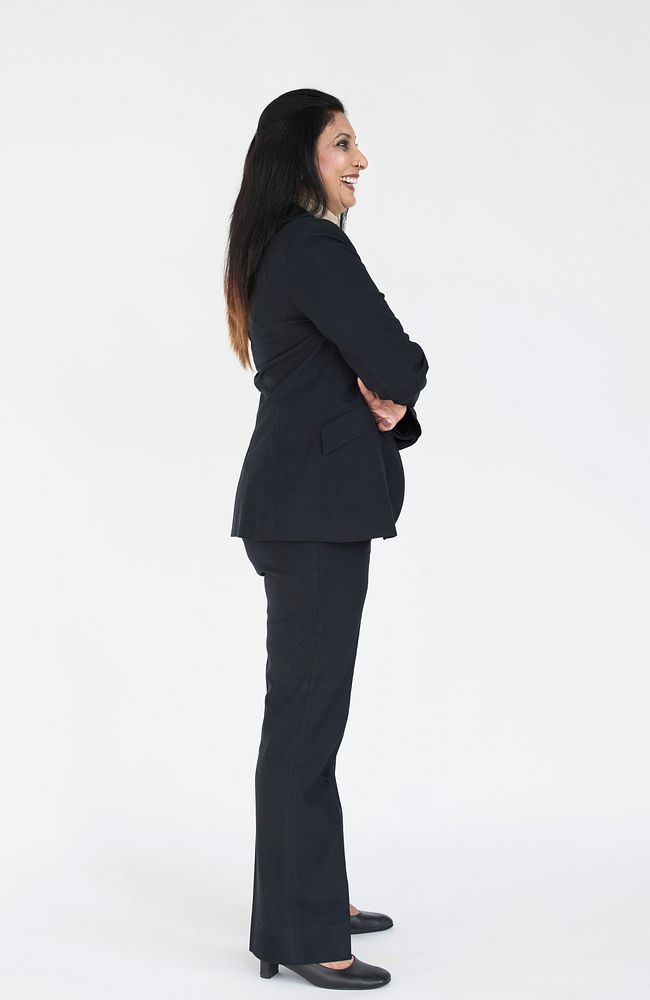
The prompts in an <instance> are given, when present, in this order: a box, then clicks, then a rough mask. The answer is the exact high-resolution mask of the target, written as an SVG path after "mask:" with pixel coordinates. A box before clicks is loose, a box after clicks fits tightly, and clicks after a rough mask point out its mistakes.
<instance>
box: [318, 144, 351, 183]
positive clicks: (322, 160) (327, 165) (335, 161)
mask: <svg viewBox="0 0 650 1000" xmlns="http://www.w3.org/2000/svg"><path fill="white" fill-rule="evenodd" d="M344 159H345V157H344V156H341V154H340V153H338V152H333V151H332V150H328V151H327V152H324V153H321V154H320V156H319V158H318V165H319V167H320V172H321V174H322V175H323V177H325V178H326V179H327V180H330V181H334V182H335V183H338V180H339V177H340V176H341V173H342V172H343V166H342V161H343V160H344Z"/></svg>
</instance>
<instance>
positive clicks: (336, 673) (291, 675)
mask: <svg viewBox="0 0 650 1000" xmlns="http://www.w3.org/2000/svg"><path fill="white" fill-rule="evenodd" d="M244 544H245V546H246V551H247V554H248V556H249V558H250V560H251V562H252V563H253V565H254V567H255V569H256V571H257V572H258V573H259V574H260V575H262V576H263V577H264V586H265V590H266V595H267V637H266V649H267V660H266V696H265V701H264V717H263V722H262V733H261V739H260V746H259V753H258V760H257V766H256V771H255V807H256V836H255V867H254V880H253V906H252V913H251V927H250V950H251V951H252V952H253V954H255V955H256V956H257V957H258V958H261V959H264V960H265V961H272V962H282V963H284V964H287V965H301V964H306V963H310V962H333V961H337V960H342V959H346V958H349V957H350V955H351V950H350V947H351V945H350V942H351V938H350V913H349V891H348V881H347V874H346V866H345V847H344V838H343V815H342V810H341V804H340V800H339V796H338V790H337V787H336V779H335V774H334V772H335V765H336V754H337V751H338V748H339V746H340V743H341V740H342V738H343V733H344V731H345V726H346V722H347V718H348V712H349V705H350V696H351V688H352V677H353V672H354V663H355V658H356V653H357V645H358V639H359V630H360V625H361V615H362V611H363V605H364V601H365V597H366V591H367V586H368V568H369V560H370V545H371V541H370V540H369V539H368V540H366V541H362V542H282V541H257V540H252V539H245V540H244Z"/></svg>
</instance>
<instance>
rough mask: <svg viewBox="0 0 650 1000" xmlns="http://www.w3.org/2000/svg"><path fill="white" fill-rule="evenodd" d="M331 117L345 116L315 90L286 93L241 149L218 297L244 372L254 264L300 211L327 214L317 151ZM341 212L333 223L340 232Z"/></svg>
mask: <svg viewBox="0 0 650 1000" xmlns="http://www.w3.org/2000/svg"><path fill="white" fill-rule="evenodd" d="M337 111H341V112H343V114H345V108H344V107H343V104H342V103H341V101H339V99H338V98H337V97H333V96H332V95H331V94H325V93H323V91H322V90H311V89H303V90H289V91H288V92H287V93H286V94H281V95H280V97H276V98H275V100H273V101H271V103H270V104H268V105H267V106H266V107H265V108H264V111H263V112H262V114H261V115H260V117H259V121H258V123H257V131H256V132H255V135H254V136H253V138H252V140H251V144H250V146H249V147H248V152H247V154H246V159H245V161H244V170H243V176H242V182H241V187H240V189H239V194H238V195H237V198H236V200H235V205H234V208H233V211H232V214H231V216H230V227H229V232H228V241H227V247H226V257H225V262H224V277H223V290H224V295H225V299H226V318H227V323H228V334H229V338H230V345H231V347H232V349H233V350H234V352H235V354H236V355H237V357H238V358H239V360H240V361H241V364H242V365H243V367H244V368H251V369H252V367H253V366H252V364H251V359H250V355H249V340H248V317H249V311H250V305H251V298H252V293H253V286H254V281H255V272H256V269H257V265H258V263H259V260H260V257H261V256H262V253H263V251H264V248H265V247H266V245H267V243H268V242H269V240H270V239H271V238H272V237H273V235H274V234H275V233H276V232H277V230H278V229H279V228H280V226H281V225H282V224H283V223H284V222H286V221H287V220H288V219H290V218H292V216H294V215H297V214H299V212H300V206H302V207H303V208H304V207H305V203H306V204H308V205H309V210H310V211H312V212H314V214H316V215H322V214H324V212H325V209H326V208H327V200H326V193H325V186H324V184H323V180H322V177H321V174H320V171H319V169H318V162H317V158H316V144H317V141H318V137H319V135H320V134H321V132H322V131H323V129H324V128H326V127H327V125H328V124H329V123H330V122H331V120H332V118H333V117H334V115H335V114H336V112H337ZM346 217H347V209H346V211H345V212H343V213H342V214H341V215H340V216H339V223H340V225H341V228H344V227H345V220H346Z"/></svg>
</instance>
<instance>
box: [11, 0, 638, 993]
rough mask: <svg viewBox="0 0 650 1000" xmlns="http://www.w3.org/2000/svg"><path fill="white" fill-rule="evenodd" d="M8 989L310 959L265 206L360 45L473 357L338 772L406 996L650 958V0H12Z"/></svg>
mask: <svg viewBox="0 0 650 1000" xmlns="http://www.w3.org/2000/svg"><path fill="white" fill-rule="evenodd" d="M0 13H1V23H0V28H1V30H0V38H1V41H0V67H1V69H0V94H1V98H0V100H1V102H2V122H1V127H0V142H1V143H2V150H1V157H0V161H1V171H2V176H1V178H0V205H1V213H2V218H1V225H0V232H1V240H2V258H1V260H0V267H1V271H2V279H3V281H2V284H3V291H2V296H1V305H0V308H1V316H0V319H1V323H2V357H1V359H0V413H1V421H2V438H1V440H2V445H1V453H0V462H1V465H0V468H1V472H2V490H1V494H0V496H1V504H2V510H1V517H0V547H1V550H0V574H1V576H0V586H1V595H0V597H1V605H2V657H3V662H2V689H1V692H0V695H1V708H0V713H1V715H0V732H1V734H2V735H1V740H2V746H1V748H0V749H1V760H2V765H1V766H2V793H1V794H2V799H1V805H2V813H3V819H2V823H1V836H2V845H1V848H2V849H1V852H0V858H1V864H2V874H3V887H2V892H1V896H0V906H1V912H2V926H1V927H0V940H1V941H2V947H1V949H0V951H1V952H2V959H1V969H2V972H1V982H0V985H1V986H2V992H3V994H4V995H6V996H7V997H11V1000H22V998H27V997H29V998H38V1000H50V998H55V997H56V998H58V997H61V998H65V1000H77V998H78V1000H88V998H93V1000H104V998H111V1000H112V998H114V997H115V996H120V997H123V998H126V997H131V996H132V997H136V996H142V995H143V993H145V994H146V995H150V996H156V997H157V998H160V1000H162V998H165V1000H166V998H174V1000H176V998H178V997H181V996H182V997H184V998H192V1000H194V998H196V1000H200V998H203V997H206V998H214V997H221V996H227V997H229V998H232V997H237V996H245V997H247V998H250V997H253V996H256V995H258V992H259V996H260V997H261V996H264V997H266V996H267V995H270V993H273V995H274V996H280V995H283V996H284V992H285V991H286V990H287V989H291V990H293V992H294V993H295V995H296V996H298V995H299V994H300V993H301V991H303V993H304V994H305V995H308V994H307V991H308V990H311V991H313V989H314V987H311V986H309V985H308V984H307V983H305V982H304V981H303V980H301V979H299V978H298V977H296V976H295V975H293V974H292V973H291V972H288V971H287V970H282V969H281V974H280V977H279V978H276V979H274V980H272V981H271V982H270V983H269V982H265V981H263V980H261V979H260V978H259V975H258V963H257V960H256V959H255V958H254V957H253V956H252V955H251V953H250V952H249V951H248V929H249V917H250V899H251V892H252V866H253V846H254V801H253V794H254V793H253V772H254V766H255V759H256V753H257V746H258V740H259V729H260V725H261V717H262V709H263V694H264V666H265V650H264V638H265V622H264V615H265V607H266V605H265V597H264V593H263V582H262V580H261V578H260V577H258V576H256V574H255V573H254V571H253V568H252V566H251V565H250V563H249V562H248V561H247V559H246V556H245V552H244V548H243V545H242V542H241V540H240V539H234V538H231V537H230V534H229V533H230V522H231V515H232V505H233V500H234V490H235V486H236V481H237V477H238V475H239V469H240V466H241V461H242V459H243V455H244V452H245V450H246V447H247V444H248V440H249V437H250V434H251V432H252V428H253V424H254V419H255V412H256V408H257V399H258V394H257V391H256V389H255V387H254V386H253V383H252V374H251V373H250V372H245V371H244V370H243V369H242V368H241V367H240V366H239V364H238V362H237V360H236V358H235V356H234V355H233V354H232V352H231V351H230V349H229V347H228V341H227V334H226V326H225V307H224V301H223V294H222V289H221V280H222V269H223V257H224V249H225V240H226V231H227V225H228V221H229V214H230V212H231V210H232V205H233V202H234V199H235V197H236V194H237V191H238V188H239V183H240V180H241V171H242V166H243V161H244V156H245V153H246V150H247V148H248V144H249V142H250V140H251V138H252V136H253V134H254V131H255V128H256V124H257V119H258V117H259V114H260V113H261V111H262V109H263V108H264V107H265V105H266V104H267V103H268V102H269V101H271V100H272V99H273V98H274V97H276V96H278V95H279V94H281V93H283V92H284V91H286V90H291V89H294V88H296V87H305V86H307V87H317V88H319V89H322V90H325V91H327V92H329V93H332V94H335V95H337V96H338V97H339V98H340V99H341V100H343V103H344V105H345V107H346V111H347V112H348V115H349V118H350V120H351V123H352V125H353V128H354V130H355V132H356V134H357V137H358V139H359V145H360V147H361V149H362V150H363V152H364V153H365V155H366V156H367V158H368V161H369V166H368V170H367V172H366V173H364V175H363V177H362V178H361V182H360V184H359V187H358V190H357V205H356V207H355V208H354V209H353V210H352V211H351V212H350V214H349V218H348V227H347V232H348V235H349V236H350V238H351V239H352V241H353V242H354V243H355V245H356V247H357V249H358V251H359V253H360V254H361V257H362V259H363V260H364V262H365V264H366V266H367V267H368V269H369V271H370V273H371V275H372V276H373V277H374V279H375V281H376V283H377V284H378V285H379V287H380V289H382V291H384V292H385V294H386V297H387V301H388V302H389V304H390V305H391V307H392V308H393V310H394V311H395V313H396V314H397V315H398V317H399V318H400V320H401V321H402V323H403V325H404V327H405V329H406V330H407V332H408V333H409V334H410V336H411V337H412V338H413V339H415V340H417V341H418V343H420V344H422V346H423V347H424V349H425V351H426V353H427V356H428V358H429V362H430V375H429V383H428V386H427V387H426V389H425V391H424V392H423V393H422V396H421V399H420V402H419V404H418V416H419V418H420V421H421V423H422V426H423V435H422V437H421V439H420V440H419V442H418V443H417V445H416V446H415V447H413V448H412V449H409V450H408V451H406V452H403V458H404V464H405V468H406V477H407V483H406V499H405V504H404V508H403V511H402V514H401V516H400V520H399V522H398V537H397V538H395V539H390V540H387V541H383V540H381V539H379V540H377V541H374V542H373V550H372V557H371V571H370V584H369V591H368V597H367V601H366V608H365V612H364V619H363V624H362V632H361V639H360V645H359V654H358V659H357V665H356V672H355V682H354V687H353V694H352V704H351V711H350V717H349V721H348V728H347V731H346V736H345V739H344V742H343V745H342V747H341V750H340V753H339V759H338V767H337V777H338V781H339V789H340V792H341V798H342V802H343V810H344V816H345V824H346V851H347V858H348V876H349V881H350V889H351V901H352V902H353V903H354V904H355V905H356V906H358V907H360V908H362V909H371V910H381V911H383V912H387V913H390V914H391V916H392V917H393V919H394V922H395V926H394V927H393V928H392V929H391V930H389V931H388V932H385V933H382V934H374V935H365V936H363V937H361V938H359V937H356V938H353V939H352V943H353V952H354V953H355V954H356V955H358V956H359V957H360V958H363V959H364V960H365V961H369V962H372V963H374V964H379V965H383V966H385V967H386V968H388V969H390V971H391V973H392V977H393V979H392V982H391V984H390V986H389V987H388V989H390V990H391V991H392V993H393V994H394V995H395V996H403V997H408V998H409V1000H411V998H416V1000H417V998H420V997H436V998H440V1000H442V998H445V1000H447V998H449V1000H451V998H453V1000H466V998H470V997H471V998H475V997H481V998H485V1000H492V998H494V1000H497V998H498V1000H510V998H512V1000H521V998H525V1000H552V998H562V1000H564V998H571V1000H573V998H580V1000H610V998H612V997H620V998H621V1000H642V998H643V1000H646V998H647V995H648V978H649V975H650V959H649V956H648V940H649V934H648V932H649V931H650V896H649V891H650V878H649V876H650V865H649V862H648V849H647V844H648V842H650V841H649V837H650V829H649V827H650V822H649V820H650V808H649V800H650V796H649V783H650V782H649V777H648V751H649V749H650V748H649V742H650V736H649V726H648V704H649V694H650V690H649V681H648V676H649V674H648V662H649V653H650V648H649V646H650V643H649V641H648V640H649V635H648V598H649V596H650V594H649V589H650V588H649V586H648V557H649V555H650V552H649V548H650V546H649V529H648V506H649V501H650V495H649V494H650V490H649V473H648V470H649V464H648V458H649V454H648V451H649V440H650V437H649V434H648V431H649V421H648V415H649V414H648V411H649V403H648V331H649V329H650V301H649V299H650V296H649V287H648V277H649V266H650V236H649V234H650V228H649V225H648V224H649V221H650V220H649V215H650V212H649V200H650V199H649V195H648V178H649V177H650V163H649V160H650V157H649V155H648V154H649V141H648V94H649V86H650V72H649V69H648V66H649V62H648V44H649V29H650V9H649V7H648V5H647V3H644V2H631V0H628V2H620V0H618V2H616V3H614V2H575V0H573V2H572V0H568V2H567V0H562V2H557V0H552V2H549V0H545V2H541V0H539V2H537V0H536V2H528V3H526V2H505V0H498V2H480V0H475V2H469V0H467V2H453V3H452V2H446V3H425V2H421V3H414V2H411V3H405V4H402V5H399V6H398V5H393V4H382V3H377V2H374V3H368V2H359V0H357V2H356V3H353V4H351V5H341V4H338V5H336V4H335V5H329V6H328V5H322V4H305V3H296V2H290V3H287V2H285V3H280V4H275V5H267V4H262V3H254V4H251V3H248V4H235V5H232V6H231V5H226V4H220V3H216V2H213V3H208V2H200V3H189V4H188V3H181V2H180V0H174V2H160V0H159V2H156V3H154V2H137V0H136V2H134V0H129V2H126V0H123V2H116V0H113V2H110V3H109V2H104V3H93V2H90V3H82V2H78V3H70V2H65V0H58V2H57V3H56V4H55V3H45V2H43V3H34V2H24V0H23V2H11V0H2V5H1V7H0Z"/></svg>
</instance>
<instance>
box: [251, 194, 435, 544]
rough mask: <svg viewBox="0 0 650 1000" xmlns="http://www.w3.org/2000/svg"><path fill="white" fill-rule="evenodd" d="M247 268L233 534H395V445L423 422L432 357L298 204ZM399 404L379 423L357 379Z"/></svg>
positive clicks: (301, 537)
mask: <svg viewBox="0 0 650 1000" xmlns="http://www.w3.org/2000/svg"><path fill="white" fill-rule="evenodd" d="M294 211H295V214H294V215H293V216H292V217H291V218H290V219H289V221H287V222H284V223H283V224H282V225H281V226H280V228H279V229H278V230H277V232H276V233H275V235H274V236H273V238H272V239H271V240H270V242H269V243H268V244H267V246H266V248H265V249H264V252H263V254H262V257H261V259H260V263H259V266H258V269H257V271H256V274H255V284H254V291H253V299H252V303H251V311H250V324H249V337H250V340H251V348H252V354H253V360H254V362H255V367H256V368H257V374H256V375H255V377H254V380H253V381H254V383H255V386H256V388H257V389H258V390H259V392H260V399H259V405H258V410H257V419H256V422H255V427H254V430H253V434H252V437H251V440H250V444H249V446H248V450H247V452H246V455H245V457H244V463H243V467H242V470H241V474H240V477H239V482H238V484H237V491H236V495H235V506H234V513H233V520H232V531H231V536H238V537H244V538H257V539H278V540H282V539H284V540H296V541H330V542H347V541H360V540H362V539H366V538H378V537H380V536H381V537H382V538H390V537H393V536H395V535H397V529H396V527H395V522H396V521H397V518H398V517H399V513H400V510H401V508H402V503H403V500H404V471H403V467H402V460H401V456H400V451H401V450H403V449H404V448H408V447H410V446H411V445H412V444H414V443H415V442H416V441H417V439H418V438H419V437H420V435H421V433H422V428H421V427H420V424H419V421H418V419H417V415H416V412H415V409H414V407H415V403H416V402H417V399H418V396H419V395H420V391H421V390H422V389H423V388H424V386H425V384H426V373H427V371H428V368H429V363H428V361H427V358H426V356H425V354H424V351H423V350H422V348H421V347H420V345H419V344H417V343H415V341H412V340H410V338H409V337H408V335H407V334H406V333H405V332H404V329H403V327H402V325H401V323H400V322H399V320H398V319H397V317H396V316H395V315H394V314H393V312H392V311H391V309H390V307H389V306H388V303H387V302H386V301H385V298H384V294H383V292H380V291H379V289H378V288H377V286H376V285H375V283H374V282H373V280H372V278H371V277H370V275H369V274H368V271H367V270H366V268H365V266H364V264H363V263H362V261H361V258H360V257H359V255H358V253H357V251H356V250H355V248H354V244H353V243H352V241H351V240H350V238H349V237H348V236H347V235H346V234H345V233H344V232H343V230H342V229H340V227H339V226H337V224H336V223H335V222H331V221H330V220H329V219H326V218H321V219H318V218H316V217H315V216H314V215H312V214H311V213H309V212H307V211H306V210H305V209H301V208H299V207H298V206H296V207H295V209H294ZM357 375H359V376H360V377H361V378H362V379H363V381H364V382H365V384H366V385H367V386H368V387H369V388H370V389H374V390H375V391H376V392H378V393H379V395H380V396H381V398H382V399H392V400H393V401H394V402H396V403H402V404H404V405H405V406H407V407H408V409H407V412H406V414H405V415H404V417H403V418H402V419H401V420H400V421H399V422H398V424H396V426H395V427H394V428H393V429H392V430H390V431H380V430H379V428H378V426H377V424H376V422H375V419H374V417H373V415H372V413H371V412H370V409H369V407H368V404H367V403H366V402H365V400H364V398H363V396H362V395H361V392H360V390H359V386H358V384H357V378H356V377H357Z"/></svg>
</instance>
